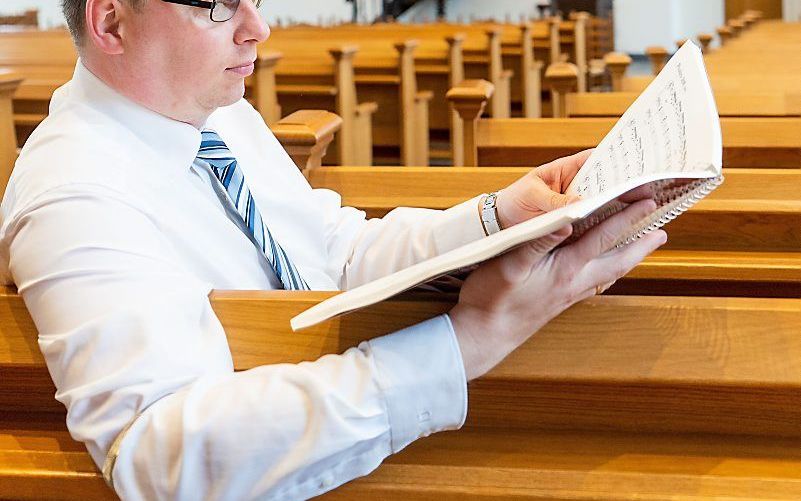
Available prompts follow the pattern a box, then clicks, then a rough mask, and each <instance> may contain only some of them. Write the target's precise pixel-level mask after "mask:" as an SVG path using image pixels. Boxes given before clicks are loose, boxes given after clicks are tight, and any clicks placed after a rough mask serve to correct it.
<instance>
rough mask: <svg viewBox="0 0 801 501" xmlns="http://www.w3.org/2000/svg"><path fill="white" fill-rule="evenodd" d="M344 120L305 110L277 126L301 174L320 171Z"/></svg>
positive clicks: (280, 138) (330, 114)
mask: <svg viewBox="0 0 801 501" xmlns="http://www.w3.org/2000/svg"><path fill="white" fill-rule="evenodd" d="M341 125H342V119H341V118H339V116H337V115H335V114H334V113H331V112H328V111H322V110H301V111H296V112H295V113H292V114H291V115H289V116H288V117H285V118H283V119H281V120H280V121H279V122H278V123H276V124H275V125H273V126H272V127H271V128H272V131H273V134H275V137H276V138H278V141H279V142H280V143H281V145H282V146H283V147H284V149H285V150H286V151H287V153H289V156H290V157H292V160H294V161H295V164H296V165H297V166H298V168H299V169H300V170H301V171H304V172H305V171H307V170H309V169H315V168H317V167H320V165H321V163H322V159H323V157H324V156H325V153H326V151H327V150H328V145H330V144H331V141H333V140H334V134H336V132H337V131H338V130H339V128H340V126H341Z"/></svg>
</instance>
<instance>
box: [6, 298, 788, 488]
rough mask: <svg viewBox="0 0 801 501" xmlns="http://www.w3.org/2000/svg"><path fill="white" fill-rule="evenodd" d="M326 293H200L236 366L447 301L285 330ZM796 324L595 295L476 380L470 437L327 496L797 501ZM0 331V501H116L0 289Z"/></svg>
mask: <svg viewBox="0 0 801 501" xmlns="http://www.w3.org/2000/svg"><path fill="white" fill-rule="evenodd" d="M329 295H330V293H315V292H311V293H286V292H283V291H280V292H275V291H272V292H223V291H219V292H214V293H212V295H211V300H212V305H213V307H214V310H215V312H216V313H217V315H218V316H219V318H220V320H221V322H222V324H223V326H224V327H225V329H226V333H227V336H228V339H229V344H230V346H231V350H232V354H233V357H234V363H235V367H236V369H237V370H246V369H248V368H251V367H256V366H259V365H262V364H271V363H285V362H288V363H293V362H298V361H301V360H313V359H316V358H317V357H319V356H321V355H323V354H326V353H338V352H341V351H343V350H344V349H345V348H347V347H349V346H355V345H356V344H357V343H358V342H359V341H361V340H363V339H367V338H370V337H374V336H376V335H379V334H381V333H384V332H390V331H392V330H395V329H398V328H400V327H403V326H405V325H409V324H411V323H414V322H416V321H419V320H422V319H424V318H427V317H430V316H432V315H435V314H437V313H441V312H443V311H447V309H448V308H449V307H450V305H451V304H452V303H451V299H446V298H439V299H431V298H426V299H420V298H417V299H415V298H413V297H408V298H405V299H397V300H393V301H389V302H385V303H382V304H380V305H377V306H375V307H372V308H370V309H367V310H363V311H360V312H356V313H354V314H351V315H348V316H345V317H341V318H339V319H336V320H334V321H331V322H329V323H327V324H325V325H321V326H318V327H314V328H311V329H309V330H307V331H301V332H297V333H293V332H289V330H288V328H287V326H288V321H289V318H291V317H292V316H293V315H294V314H296V313H298V312H300V311H302V310H303V309H305V308H307V307H309V306H311V305H312V304H314V303H316V302H318V301H319V300H321V299H323V298H325V297H328V296H329ZM267 319H268V320H269V321H267ZM799 328H801V300H790V299H787V300H776V299H772V300H769V299H724V298H717V299H715V298H695V299H692V298H670V297H665V298H661V297H660V298H638V297H598V298H594V299H591V300H589V301H586V302H584V303H583V304H581V305H578V306H576V307H574V308H571V309H570V310H569V311H567V312H565V313H564V314H563V315H561V316H560V317H558V318H557V319H556V320H554V321H553V322H551V323H550V324H549V325H548V326H546V327H545V328H544V329H543V330H542V331H540V332H539V333H537V334H536V335H535V336H534V337H533V338H532V339H531V340H530V341H529V342H528V343H526V344H525V345H524V346H523V347H522V348H521V349H520V350H518V351H517V352H515V353H514V354H513V355H512V356H510V357H509V358H508V359H507V360H506V361H504V362H503V363H502V364H501V365H500V366H498V367H497V368H496V369H494V370H493V371H491V372H490V373H489V374H488V375H487V376H485V377H484V378H481V379H480V380H477V381H475V382H474V383H472V384H471V385H470V410H469V415H468V423H467V426H466V429H465V430H462V431H459V432H455V433H445V434H440V435H438V436H434V437H431V438H428V439H425V440H422V441H420V442H417V443H415V444H413V445H411V446H410V447H409V448H407V449H406V450H405V451H403V452H402V453H400V454H398V455H396V456H394V457H392V458H390V459H389V460H388V461H387V462H386V464H385V465H383V466H382V467H380V468H379V469H378V471H377V472H375V473H374V474H372V475H370V476H368V477H366V478H364V479H359V480H356V481H354V482H353V483H351V484H348V485H347V486H345V487H343V488H342V489H340V490H337V491H334V492H332V493H331V494H330V495H329V499H353V497H367V498H377V497H381V498H382V499H421V500H422V499H431V498H432V497H443V496H451V497H453V498H454V499H455V498H457V497H458V498H459V499H475V500H480V499H481V500H483V499H487V496H488V495H490V494H492V496H493V497H498V498H509V497H516V498H518V499H535V498H536V499H541V497H542V496H547V497H555V496H557V495H560V493H561V494H564V493H565V492H575V493H581V492H584V493H588V492H589V493H592V494H593V497H594V498H595V499H609V500H611V499H619V498H620V496H621V495H628V496H634V495H638V494H642V493H643V492H645V491H648V492H652V493H654V496H656V497H657V498H664V497H670V496H691V495H701V494H706V495H709V494H710V493H714V494H718V495H721V496H724V495H727V496H732V497H735V495H736V494H747V495H753V496H755V497H759V496H760V495H764V494H765V493H768V492H769V493H771V495H772V497H775V498H777V499H793V496H798V495H799V493H800V492H801V490H799V489H800V487H799V481H798V480H799V479H798V477H800V476H801V473H799V472H801V468H799V467H798V466H799V465H801V453H800V452H799V450H801V448H799V447H798V446H799V444H801V442H800V441H799V438H798V437H799V431H800V430H799V427H798V424H797V423H798V422H799V419H801V406H799V405H797V395H798V393H799V390H800V389H801V380H799V376H798V374H801V371H800V370H799V363H800V362H801V339H799V338H798V336H796V335H795V334H796V333H797V332H798V330H799ZM0 336H1V337H0V339H2V340H3V342H2V343H0V375H1V376H2V377H0V395H1V396H2V398H0V409H1V411H2V421H0V426H2V428H0V497H2V498H4V499H35V498H37V497H41V496H42V493H53V495H55V496H56V497H59V498H60V499H76V500H77V499H81V500H93V499H110V498H111V497H112V494H111V493H110V492H109V491H108V490H106V489H105V487H104V485H103V483H102V480H101V479H100V477H99V474H98V473H97V471H96V469H94V467H93V465H92V463H91V460H90V459H89V457H88V455H87V454H86V453H82V452H81V449H80V446H79V445H78V444H75V443H73V442H70V441H69V439H68V436H67V434H66V432H65V431H64V427H63V410H62V409H61V405H60V404H58V403H57V402H55V400H53V391H54V390H53V387H52V383H51V382H50V379H49V376H48V373H47V370H46V368H45V367H44V364H43V360H42V358H41V355H40V353H39V351H38V346H37V344H36V332H35V329H34V328H33V323H32V322H31V320H30V318H29V317H28V316H27V312H26V311H25V308H24V304H23V303H22V301H21V299H20V298H19V297H18V296H16V295H15V294H13V291H5V292H4V293H2V294H0ZM21 388H24V391H20V389H21ZM721 434H725V435H729V436H721ZM677 464H681V465H682V466H681V468H679V469H678V470H677V466H676V465H677ZM712 465H714V471H711V470H710V468H711V467H712ZM499 475H500V476H499ZM56 493H57V494H56ZM46 495H47V494H46Z"/></svg>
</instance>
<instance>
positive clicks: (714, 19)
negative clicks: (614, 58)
mask: <svg viewBox="0 0 801 501" xmlns="http://www.w3.org/2000/svg"><path fill="white" fill-rule="evenodd" d="M724 16H725V5H724V0H703V1H700V2H699V1H698V0H615V49H616V50H618V51H621V52H628V53H631V54H642V53H643V52H644V51H645V48H646V47H648V46H649V45H662V46H664V47H666V48H667V49H668V50H674V49H675V48H676V40H679V39H681V38H695V37H696V36H697V35H698V34H699V33H704V32H706V33H712V34H714V33H715V29H716V28H717V27H718V26H721V25H722V24H723V18H724Z"/></svg>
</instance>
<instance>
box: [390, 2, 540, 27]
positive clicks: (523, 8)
mask: <svg viewBox="0 0 801 501" xmlns="http://www.w3.org/2000/svg"><path fill="white" fill-rule="evenodd" d="M538 3H540V2H539V0H446V5H445V9H446V10H445V12H446V14H447V15H448V17H447V20H448V21H450V22H457V21H458V20H460V19H461V20H463V21H465V22H467V21H469V20H470V17H471V16H473V17H475V18H476V19H487V18H494V19H496V20H497V21H504V20H505V19H506V17H507V16H508V17H509V18H510V20H511V21H512V22H515V23H516V22H518V21H519V20H520V16H523V15H525V16H526V17H528V18H536V17H538V16H539V14H538V12H537V4H538ZM436 17H437V2H436V0H426V1H424V2H420V3H419V4H417V5H415V6H414V7H412V8H411V9H409V11H408V12H407V13H405V14H404V15H403V16H401V19H400V21H402V22H412V23H413V22H419V21H422V20H423V19H429V20H434V19H436Z"/></svg>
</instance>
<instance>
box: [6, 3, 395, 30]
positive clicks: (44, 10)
mask: <svg viewBox="0 0 801 501" xmlns="http://www.w3.org/2000/svg"><path fill="white" fill-rule="evenodd" d="M359 4H360V7H361V11H362V13H365V14H375V15H378V14H380V11H381V0H359ZM26 9H39V19H40V23H41V25H42V27H43V28H49V27H53V26H60V25H63V24H64V17H63V16H62V15H61V0H0V12H1V13H3V14H14V13H17V12H22V11H24V10H26ZM261 11H262V13H263V15H264V17H265V19H267V21H268V22H275V20H276V18H279V17H280V18H281V19H282V20H284V21H286V20H288V19H293V20H295V21H296V22H307V23H316V22H318V20H322V21H324V22H325V23H328V22H330V21H332V20H337V21H350V19H351V16H352V10H351V4H349V3H347V2H345V0H267V1H266V2H264V5H263V6H262V8H261Z"/></svg>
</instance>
